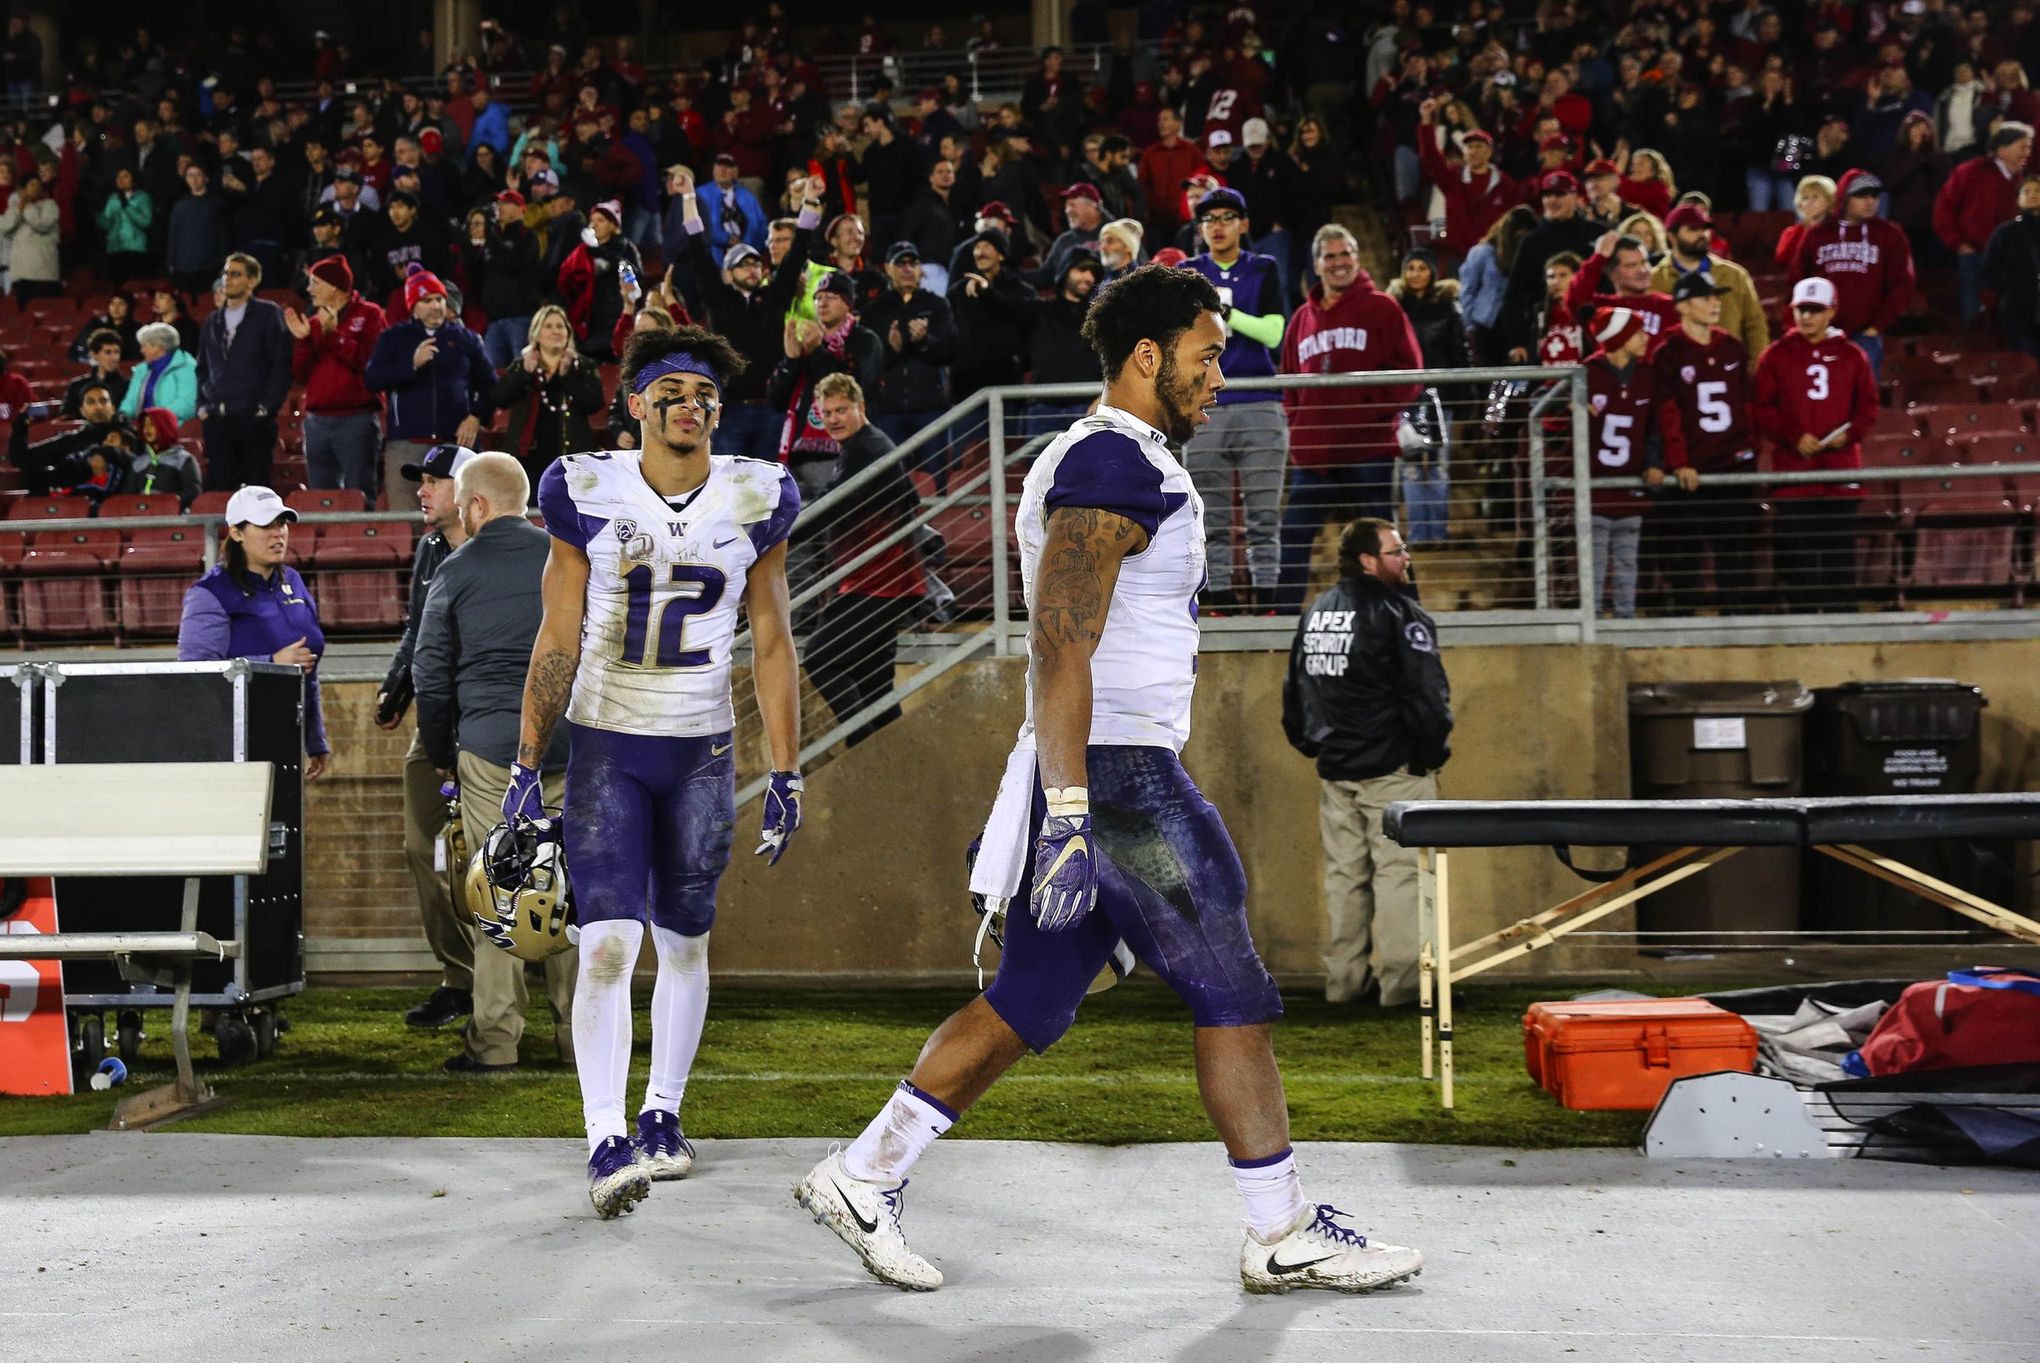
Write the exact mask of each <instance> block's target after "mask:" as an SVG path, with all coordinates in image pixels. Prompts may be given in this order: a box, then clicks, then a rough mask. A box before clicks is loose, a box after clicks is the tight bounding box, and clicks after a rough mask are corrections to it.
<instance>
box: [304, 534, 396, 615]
mask: <svg viewBox="0 0 2040 1363" xmlns="http://www.w3.org/2000/svg"><path fill="white" fill-rule="evenodd" d="M310 560H311V564H312V570H313V577H312V583H311V587H312V596H313V599H315V600H316V601H317V602H318V603H319V623H320V624H321V625H323V626H324V627H325V628H326V629H328V630H340V631H346V630H388V629H395V628H400V627H401V626H402V625H403V623H404V598H403V588H402V580H403V574H404V573H405V572H406V571H407V570H408V569H409V567H410V562H411V526H410V525H409V523H407V522H385V521H362V522H353V523H346V522H343V523H341V524H339V525H326V526H321V527H320V535H319V539H318V546H317V548H316V550H314V552H313V553H312V554H311V555H310Z"/></svg>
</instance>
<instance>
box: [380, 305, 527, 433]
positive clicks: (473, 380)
mask: <svg viewBox="0 0 2040 1363" xmlns="http://www.w3.org/2000/svg"><path fill="white" fill-rule="evenodd" d="M433 337H434V339H435V340H437V341H438V342H439V352H438V353H437V354H436V355H434V356H433V357H432V363H430V364H428V365H426V366H425V367H424V368H422V369H420V368H418V367H416V366H414V365H413V364H412V363H411V356H412V354H413V353H414V352H415V351H416V350H417V349H418V346H419V343H420V342H422V341H423V340H424V339H425V324H424V323H423V322H420V321H418V320H417V319H416V318H412V319H411V320H409V321H404V322H399V323H397V324H396V325H395V326H393V327H388V328H386V329H385V330H384V331H383V334H382V335H381V336H379V337H377V338H376V342H375V350H374V351H373V352H372V353H371V354H370V355H369V357H368V373H367V378H368V386H369V387H370V388H373V389H375V390H376V391H377V392H379V393H387V394H389V435H388V438H389V439H391V440H419V441H428V442H429V441H437V440H451V439H453V437H454V431H455V429H456V428H457V427H458V426H459V425H460V423H461V422H462V420H464V419H465V418H467V417H469V416H474V417H476V418H477V419H479V420H480V421H481V423H482V424H483V425H484V426H486V425H488V424H489V419H490V418H491V417H492V416H494V415H495V411H496V409H495V407H494V406H493V405H492V404H491V403H490V402H489V390H490V389H491V388H493V387H494V386H495V383H496V371H495V370H494V369H492V368H490V367H489V357H488V356H487V355H485V354H483V353H482V342H481V338H480V337H478V336H476V335H475V334H474V333H473V332H472V331H469V330H468V329H467V328H466V327H465V326H463V325H462V324H461V323H459V322H457V321H454V320H453V319H451V318H449V319H447V321H445V322H443V323H441V324H440V327H439V330H438V331H436V332H434V333H433Z"/></svg>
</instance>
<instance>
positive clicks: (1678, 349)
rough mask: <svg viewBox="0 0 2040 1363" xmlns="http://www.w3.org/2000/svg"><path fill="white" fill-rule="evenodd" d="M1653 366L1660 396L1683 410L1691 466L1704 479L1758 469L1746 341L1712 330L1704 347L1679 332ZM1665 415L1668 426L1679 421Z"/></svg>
mask: <svg viewBox="0 0 2040 1363" xmlns="http://www.w3.org/2000/svg"><path fill="white" fill-rule="evenodd" d="M1650 365H1651V368H1652V369H1655V370H1656V371H1657V383H1658V392H1659V393H1661V394H1663V395H1664V396H1665V397H1667V398H1669V399H1671V401H1672V402H1673V403H1675V404H1677V406H1678V415H1677V417H1676V420H1677V421H1678V423H1679V434H1680V436H1681V437H1682V439H1683V441H1684V443H1685V447H1686V460H1687V462H1688V463H1690V464H1692V466H1693V467H1694V468H1696V469H1698V470H1699V471H1700V472H1701V473H1703V474H1707V473H1749V472H1751V471H1752V470H1754V469H1755V468H1756V466H1757V449H1756V434H1755V432H1753V431H1752V430H1751V429H1750V423H1749V416H1748V408H1749V402H1750V380H1751V372H1750V356H1749V352H1748V351H1746V350H1744V349H1743V343H1742V342H1741V341H1738V340H1737V339H1736V338H1735V337H1734V336H1732V335H1730V334H1729V333H1728V332H1726V331H1724V330H1722V329H1721V328H1720V327H1712V328H1709V330H1708V333H1707V340H1706V342H1705V343H1704V344H1703V343H1702V342H1700V341H1696V340H1694V339H1693V338H1692V337H1690V336H1688V335H1687V334H1686V332H1685V329H1684V328H1678V329H1675V330H1673V331H1671V332H1670V333H1668V334H1667V335H1665V336H1662V337H1660V338H1659V339H1658V342H1657V345H1656V346H1655V347H1654V348H1653V349H1652V350H1651V352H1650ZM1661 415H1662V416H1663V418H1664V420H1665V421H1666V422H1667V424H1669V423H1670V422H1671V421H1672V420H1674V419H1675V418H1673V416H1672V414H1671V413H1669V412H1666V413H1661ZM1744 491H1745V492H1747V491H1749V489H1744Z"/></svg>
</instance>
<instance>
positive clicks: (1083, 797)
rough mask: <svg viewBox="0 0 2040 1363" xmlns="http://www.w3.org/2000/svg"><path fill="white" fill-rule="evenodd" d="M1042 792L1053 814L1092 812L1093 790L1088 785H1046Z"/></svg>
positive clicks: (1071, 814)
mask: <svg viewBox="0 0 2040 1363" xmlns="http://www.w3.org/2000/svg"><path fill="white" fill-rule="evenodd" d="M1041 793H1042V795H1043V797H1044V798H1046V799H1047V801H1048V812H1049V814H1050V815H1052V816H1063V817H1075V816H1077V815H1080V814H1089V813H1090V812H1091V792H1090V789H1089V788H1088V787H1086V786H1045V787H1043V788H1042V792H1041Z"/></svg>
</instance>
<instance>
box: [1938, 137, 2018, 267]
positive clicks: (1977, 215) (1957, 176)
mask: <svg viewBox="0 0 2040 1363" xmlns="http://www.w3.org/2000/svg"><path fill="white" fill-rule="evenodd" d="M2022 178H2023V177H2022V176H2019V175H2008V174H2006V173H2005V167H2004V163H2003V162H2001V161H1999V160H1998V159H1997V158H1996V157H1995V156H1990V155H1984V156H1978V157H1976V158H1974V159H1972V160H1968V161H1964V162H1963V163H1962V164H1961V165H1959V166H1957V167H1955V170H1954V173H1953V174H1951V175H1949V177H1948V178H1947V179H1946V180H1945V181H1943V182H1942V184H1941V192H1940V193H1939V194H1937V195H1935V196H1934V235H1935V236H1937V237H1939V238H1940V239H1941V241H1942V243H1943V244H1945V245H1946V246H1947V247H1948V249H1949V250H1951V251H1954V250H1959V249H1960V248H1962V247H1964V246H1969V247H1973V248H1974V249H1976V250H1978V251H1981V250H1982V249H1983V248H1984V247H1986V246H1988V245H1990V234H1991V233H1992V232H1995V231H1996V230H1997V226H1998V224H1999V223H2001V222H2010V221H2011V220H2012V219H2013V218H2015V217H2017V216H2018V215H2019V181H2020V179H2022Z"/></svg>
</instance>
